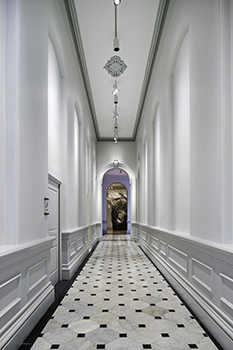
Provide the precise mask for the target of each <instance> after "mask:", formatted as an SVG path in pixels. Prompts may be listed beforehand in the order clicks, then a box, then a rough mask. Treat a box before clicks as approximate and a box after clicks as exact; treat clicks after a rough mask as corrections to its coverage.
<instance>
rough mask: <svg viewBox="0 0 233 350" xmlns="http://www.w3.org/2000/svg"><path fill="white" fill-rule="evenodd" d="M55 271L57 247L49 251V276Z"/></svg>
mask: <svg viewBox="0 0 233 350" xmlns="http://www.w3.org/2000/svg"><path fill="white" fill-rule="evenodd" d="M56 270H57V246H55V247H53V248H51V249H50V274H52V273H53V272H55V271H56Z"/></svg>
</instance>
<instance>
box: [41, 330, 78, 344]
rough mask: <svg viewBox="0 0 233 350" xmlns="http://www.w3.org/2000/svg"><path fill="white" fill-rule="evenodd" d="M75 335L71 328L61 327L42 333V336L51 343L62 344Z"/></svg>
mask: <svg viewBox="0 0 233 350" xmlns="http://www.w3.org/2000/svg"><path fill="white" fill-rule="evenodd" d="M76 337H77V334H76V332H74V331H73V330H72V329H69V328H61V327H60V328H58V329H55V330H53V331H51V332H46V333H44V335H43V338H44V339H45V340H47V341H48V342H50V343H51V344H62V343H65V342H67V341H69V340H71V339H74V338H76Z"/></svg>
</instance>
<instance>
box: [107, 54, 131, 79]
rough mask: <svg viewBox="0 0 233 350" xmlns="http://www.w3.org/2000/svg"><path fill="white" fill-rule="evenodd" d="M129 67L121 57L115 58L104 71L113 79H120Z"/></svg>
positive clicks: (108, 62)
mask: <svg viewBox="0 0 233 350" xmlns="http://www.w3.org/2000/svg"><path fill="white" fill-rule="evenodd" d="M126 68H127V66H126V64H125V63H124V61H123V60H122V59H121V58H120V57H119V56H113V57H111V58H110V60H108V61H107V63H106V64H105V66H104V69H106V71H107V72H108V73H109V74H111V76H112V77H119V76H120V75H121V74H122V73H124V71H125V70H126Z"/></svg>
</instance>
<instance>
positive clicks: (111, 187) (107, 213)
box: [102, 168, 130, 234]
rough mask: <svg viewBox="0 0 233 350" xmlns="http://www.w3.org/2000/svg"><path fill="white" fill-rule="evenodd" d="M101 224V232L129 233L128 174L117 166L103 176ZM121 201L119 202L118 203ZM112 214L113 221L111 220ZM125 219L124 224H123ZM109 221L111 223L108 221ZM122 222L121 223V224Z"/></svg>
mask: <svg viewBox="0 0 233 350" xmlns="http://www.w3.org/2000/svg"><path fill="white" fill-rule="evenodd" d="M102 188H103V191H102V199H103V200H102V225H103V234H107V233H108V231H109V233H112V232H113V231H116V232H114V233H117V231H118V233H121V231H122V232H123V231H125V232H124V233H128V234H129V233H130V181H129V176H128V174H127V173H126V172H125V171H124V170H122V169H119V168H117V169H116V168H115V169H111V170H109V171H108V172H106V173H105V175H104V177H103V187H102ZM120 201H121V203H120ZM112 214H113V216H115V219H116V220H115V222H114V224H113V222H112V219H111V217H112ZM125 218H127V219H126V226H124V225H123V222H122V221H124V219H125ZM110 221H111V223H110ZM121 223H122V225H121Z"/></svg>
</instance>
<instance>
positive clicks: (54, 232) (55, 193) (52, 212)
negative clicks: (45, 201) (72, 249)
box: [48, 178, 60, 285]
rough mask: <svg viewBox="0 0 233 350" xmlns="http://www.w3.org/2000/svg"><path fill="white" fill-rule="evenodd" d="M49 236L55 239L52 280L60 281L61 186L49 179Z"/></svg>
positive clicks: (52, 257) (51, 252)
mask: <svg viewBox="0 0 233 350" xmlns="http://www.w3.org/2000/svg"><path fill="white" fill-rule="evenodd" d="M48 188H49V236H53V237H55V240H54V241H53V246H52V248H51V251H50V259H51V261H50V280H51V282H52V284H53V285H55V284H56V283H57V282H58V281H59V280H60V184H59V183H57V182H55V181H53V180H52V179H50V178H49V185H48Z"/></svg>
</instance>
